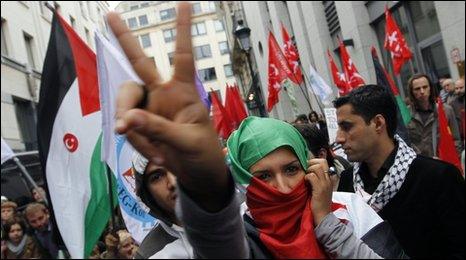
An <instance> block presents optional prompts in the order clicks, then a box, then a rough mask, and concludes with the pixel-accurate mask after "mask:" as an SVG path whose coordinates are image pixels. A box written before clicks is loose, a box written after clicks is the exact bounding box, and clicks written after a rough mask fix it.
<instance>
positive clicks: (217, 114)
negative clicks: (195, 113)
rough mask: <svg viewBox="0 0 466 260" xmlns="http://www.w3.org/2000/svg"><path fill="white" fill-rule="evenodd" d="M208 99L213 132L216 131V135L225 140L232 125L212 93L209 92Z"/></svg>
mask: <svg viewBox="0 0 466 260" xmlns="http://www.w3.org/2000/svg"><path fill="white" fill-rule="evenodd" d="M210 98H211V99H212V118H213V121H214V126H215V130H217V133H218V135H220V136H221V137H222V138H223V139H225V140H226V139H228V137H229V136H230V134H231V132H233V129H234V128H233V123H232V122H231V119H230V116H229V115H228V113H227V111H226V110H225V108H224V107H223V105H222V103H221V102H220V100H219V99H218V97H217V94H216V93H215V92H214V91H211V92H210Z"/></svg>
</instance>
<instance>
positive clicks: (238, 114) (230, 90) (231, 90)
mask: <svg viewBox="0 0 466 260" xmlns="http://www.w3.org/2000/svg"><path fill="white" fill-rule="evenodd" d="M225 110H226V111H227V113H228V114H229V116H230V119H231V121H232V123H233V125H234V128H235V129H236V128H238V126H239V125H240V124H241V121H243V119H245V118H246V117H247V114H246V110H245V108H244V105H243V101H242V100H241V98H240V96H239V94H238V92H237V89H236V87H233V86H228V84H227V87H226V98H225Z"/></svg>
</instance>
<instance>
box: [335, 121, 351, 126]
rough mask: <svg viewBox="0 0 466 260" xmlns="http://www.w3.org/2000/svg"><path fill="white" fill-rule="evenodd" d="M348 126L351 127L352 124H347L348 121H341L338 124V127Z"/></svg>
mask: <svg viewBox="0 0 466 260" xmlns="http://www.w3.org/2000/svg"><path fill="white" fill-rule="evenodd" d="M350 125H353V123H352V122H348V121H341V122H338V126H350Z"/></svg>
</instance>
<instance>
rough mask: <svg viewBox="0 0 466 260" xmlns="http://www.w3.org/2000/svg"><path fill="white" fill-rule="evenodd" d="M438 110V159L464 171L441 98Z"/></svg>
mask: <svg viewBox="0 0 466 260" xmlns="http://www.w3.org/2000/svg"><path fill="white" fill-rule="evenodd" d="M437 109H438V124H439V132H440V137H439V143H438V157H439V158H440V160H443V161H446V162H449V163H451V164H454V165H455V166H456V167H458V169H462V167H461V162H460V160H459V156H458V153H457V152H456V147H455V143H454V141H453V136H452V135H451V131H450V128H449V126H448V121H447V117H446V115H445V110H444V109H443V103H442V101H441V99H440V97H439V98H437Z"/></svg>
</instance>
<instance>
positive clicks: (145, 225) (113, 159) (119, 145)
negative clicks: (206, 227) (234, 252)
mask: <svg viewBox="0 0 466 260" xmlns="http://www.w3.org/2000/svg"><path fill="white" fill-rule="evenodd" d="M109 35H110V36H109V37H110V39H111V41H108V40H107V39H106V38H105V37H104V36H103V35H102V34H100V33H98V32H96V34H95V43H96V52H97V70H98V79H99V89H100V106H101V108H102V130H103V133H102V134H103V143H102V146H103V147H104V149H102V160H103V161H105V162H106V163H107V164H108V166H109V167H110V169H111V171H112V173H113V174H114V176H115V178H116V186H117V191H118V201H119V205H120V210H121V215H122V217H123V219H124V221H125V225H126V228H127V229H128V231H129V232H130V233H131V236H132V237H133V238H134V240H135V241H136V242H137V243H141V242H142V241H143V240H144V238H145V237H146V235H147V234H148V233H149V231H150V230H151V229H152V228H153V227H154V226H155V224H156V223H157V220H156V219H155V218H154V217H152V216H151V215H150V214H149V213H148V212H149V208H148V207H147V206H146V205H144V203H142V202H141V201H140V199H139V198H138V196H137V195H136V192H135V187H136V180H135V176H134V172H133V170H132V156H133V152H134V148H133V147H132V146H131V144H129V142H128V141H127V139H126V137H125V136H122V135H117V134H115V131H114V129H115V109H116V97H117V93H118V89H119V87H120V86H121V85H122V84H123V83H124V82H125V81H129V80H131V81H136V82H138V83H140V84H142V81H141V80H140V79H139V77H138V76H137V75H136V73H135V72H134V70H133V68H132V67H131V64H130V62H129V61H128V58H127V57H126V56H125V55H124V54H123V53H122V52H121V51H120V50H121V48H120V46H119V43H118V41H117V40H116V39H115V36H114V35H113V33H112V32H109Z"/></svg>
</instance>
